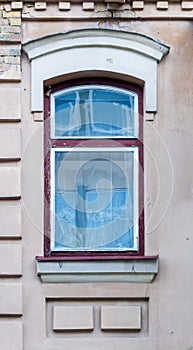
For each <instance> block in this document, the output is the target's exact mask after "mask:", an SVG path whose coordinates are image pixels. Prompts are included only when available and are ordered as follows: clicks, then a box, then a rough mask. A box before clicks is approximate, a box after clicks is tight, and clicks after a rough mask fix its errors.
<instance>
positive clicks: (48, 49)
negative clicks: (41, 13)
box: [23, 29, 170, 61]
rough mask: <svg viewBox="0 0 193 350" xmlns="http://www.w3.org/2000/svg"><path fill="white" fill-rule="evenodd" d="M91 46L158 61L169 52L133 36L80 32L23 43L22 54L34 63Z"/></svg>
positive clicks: (156, 43)
mask: <svg viewBox="0 0 193 350" xmlns="http://www.w3.org/2000/svg"><path fill="white" fill-rule="evenodd" d="M75 39H76V40H75ZM77 39H78V40H77ZM107 39H108V40H107ZM92 46H93V47H96V46H98V47H117V48H119V49H123V50H131V51H135V52H138V53H140V54H143V55H145V56H149V57H150V58H153V59H155V60H157V61H160V60H161V59H162V57H163V56H165V55H166V54H168V52H169V49H170V47H169V46H167V45H165V44H163V43H161V42H160V41H158V40H155V39H153V38H151V37H148V36H146V35H143V34H139V33H136V32H130V31H128V32H126V31H120V30H119V31H117V30H111V29H80V30H75V31H69V32H62V33H57V34H53V35H49V36H45V37H43V38H40V39H37V40H33V41H29V42H25V43H23V50H24V52H25V53H26V54H27V55H28V57H29V59H30V60H33V59H35V58H38V57H40V56H44V55H48V54H50V53H53V52H56V51H60V50H65V49H70V48H77V47H92Z"/></svg>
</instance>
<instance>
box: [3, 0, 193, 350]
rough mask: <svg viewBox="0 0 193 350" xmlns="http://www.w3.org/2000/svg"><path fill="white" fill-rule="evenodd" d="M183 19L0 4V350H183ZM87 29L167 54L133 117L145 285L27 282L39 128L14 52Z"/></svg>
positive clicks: (188, 183)
mask: <svg viewBox="0 0 193 350" xmlns="http://www.w3.org/2000/svg"><path fill="white" fill-rule="evenodd" d="M192 16H193V3H192V1H182V2H178V1H176V2H172V1H169V2H168V1H157V2H148V1H139V0H137V1H133V2H122V1H119V2H114V1H112V2H111V1H105V2H103V1H102V2H70V1H69V2H58V1H52V2H50V1H47V2H26V1H24V2H19V1H15V2H8V1H7V2H6V1H0V23H1V33H0V101H1V108H0V220H1V225H0V262H1V265H0V266H1V274H0V296H1V298H0V316H1V320H0V339H1V344H2V349H3V350H12V349H14V350H68V349H72V350H73V349H77V348H78V349H80V350H81V349H82V350H83V349H84V350H87V349H88V350H91V349H92V350H95V349H101V350H110V349H115V350H116V349H117V350H118V349H119V350H120V349H121V350H126V349H130V348H131V349H132V350H142V349H143V350H146V349H147V350H158V349H159V350H164V349H170V350H191V349H193V332H192V324H193V303H192V290H193V277H192V276H193V274H192V263H191V262H192V255H193V243H192V242H193V232H192V221H193V220H192V212H193V185H192V178H193V167H192V159H193V137H192V135H193V118H192V116H193V102H192V101H193V99H192V96H193V74H192V65H193V59H192V57H193V40H192V35H193V25H192ZM93 28H94V29H113V30H116V31H117V32H120V31H125V32H135V33H139V34H144V35H146V36H149V37H151V38H154V39H156V40H159V41H161V42H162V43H165V44H167V45H168V46H170V52H169V54H168V55H167V56H165V57H164V58H163V59H162V60H161V62H160V63H159V64H158V77H157V86H158V93H157V101H158V107H157V112H156V113H155V115H151V117H150V118H149V119H148V116H147V115H145V116H144V152H145V164H144V178H145V189H144V190H145V196H144V208H145V255H146V256H156V255H159V259H158V260H159V271H158V273H157V275H156V276H155V278H154V280H153V281H152V282H151V283H144V282H142V283H137V282H136V281H135V283H131V282H128V283H118V282H111V283H107V282H106V281H105V279H104V283H103V282H100V283H99V282H94V283H93V282H87V283H84V282H82V283H64V282H62V283H43V282H42V281H41V279H40V277H39V276H37V267H36V256H43V255H44V249H43V245H44V150H43V137H44V122H43V120H42V115H43V114H42V112H43V111H38V113H33V112H32V110H31V78H32V77H31V62H30V60H29V57H28V56H27V54H26V53H25V52H24V51H23V49H22V45H23V44H24V43H26V42H29V41H31V40H37V39H39V38H41V37H44V36H47V35H51V34H56V33H60V32H67V33H68V32H69V31H72V30H78V29H93ZM110 58H111V57H110ZM77 59H78V58H77ZM144 69H145V67H144ZM91 74H92V75H93V74H95V73H93V72H91ZM103 74H104V73H103ZM57 79H58V78H57V77H56V79H55V81H58V80H57ZM64 79H65V77H64ZM52 82H54V79H53V81H52ZM46 84H47V85H48V84H49V82H45V85H46ZM144 114H145V113H144ZM104 264H105V262H104Z"/></svg>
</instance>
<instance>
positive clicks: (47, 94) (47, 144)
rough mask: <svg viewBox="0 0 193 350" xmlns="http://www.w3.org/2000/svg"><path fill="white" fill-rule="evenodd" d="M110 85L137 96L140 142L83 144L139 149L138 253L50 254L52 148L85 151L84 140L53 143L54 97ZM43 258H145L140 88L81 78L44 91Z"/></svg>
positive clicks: (125, 83) (60, 252)
mask: <svg viewBox="0 0 193 350" xmlns="http://www.w3.org/2000/svg"><path fill="white" fill-rule="evenodd" d="M94 84H97V85H109V86H112V87H117V88H120V89H121V88H122V89H124V90H129V91H131V92H134V93H136V94H137V95H138V115H139V121H138V126H139V130H138V138H117V137H116V138H113V137H112V138H105V139H102V138H92V139H90V138H86V137H85V138H84V141H86V140H89V141H90V142H92V144H93V147H108V146H109V140H115V141H116V144H117V143H119V144H120V147H123V146H124V147H137V148H138V159H139V169H140V171H139V172H138V210H139V220H138V228H139V232H138V250H137V251H136V250H135V251H133V250H132V251H129V250H128V251H104V252H103V251H70V252H67V251H51V223H50V205H51V203H50V186H51V184H50V181H51V164H50V154H51V149H52V148H58V147H59V148H62V147H64V146H65V148H66V149H68V148H72V147H79V146H80V147H82V142H83V139H82V138H71V139H69V138H65V139H64V138H63V139H58V138H57V139H51V129H50V128H51V123H50V108H51V94H52V93H55V92H57V91H59V90H64V89H68V88H72V87H75V86H77V87H78V86H81V85H94ZM44 111H45V113H44V122H45V128H44V170H45V176H44V196H45V197H44V198H45V200H44V255H45V257H53V258H54V257H56V258H57V257H63V258H65V259H71V258H73V259H85V260H86V259H126V258H129V257H132V256H143V255H144V174H143V171H144V159H143V89H142V87H140V86H137V85H134V84H131V83H128V82H125V81H121V80H116V79H109V78H82V79H74V80H71V81H66V82H63V83H59V84H55V85H53V86H48V87H45V91H44Z"/></svg>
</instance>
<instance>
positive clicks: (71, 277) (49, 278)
mask: <svg viewBox="0 0 193 350" xmlns="http://www.w3.org/2000/svg"><path fill="white" fill-rule="evenodd" d="M36 261H37V274H38V276H39V277H40V279H41V282H43V283H107V282H109V283H111V282H113V283H114V282H134V283H151V282H152V281H153V279H154V277H155V276H156V274H157V273H158V256H140V257H139V256H135V257H134V256H132V257H130V258H128V259H125V260H105V261H104V260H102V259H101V260H71V261H69V260H65V258H62V257H58V258H56V257H55V258H52V257H50V258H44V257H40V256H38V257H36Z"/></svg>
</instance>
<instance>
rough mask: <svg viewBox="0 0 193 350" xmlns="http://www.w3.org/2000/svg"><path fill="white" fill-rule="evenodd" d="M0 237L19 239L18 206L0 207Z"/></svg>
mask: <svg viewBox="0 0 193 350" xmlns="http://www.w3.org/2000/svg"><path fill="white" fill-rule="evenodd" d="M0 223H1V225H0V237H1V238H11V237H15V238H16V237H18V238H19V237H21V207H20V206H19V205H17V206H13V205H6V206H5V205H3V206H0Z"/></svg>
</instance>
